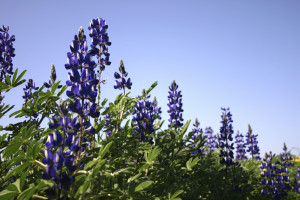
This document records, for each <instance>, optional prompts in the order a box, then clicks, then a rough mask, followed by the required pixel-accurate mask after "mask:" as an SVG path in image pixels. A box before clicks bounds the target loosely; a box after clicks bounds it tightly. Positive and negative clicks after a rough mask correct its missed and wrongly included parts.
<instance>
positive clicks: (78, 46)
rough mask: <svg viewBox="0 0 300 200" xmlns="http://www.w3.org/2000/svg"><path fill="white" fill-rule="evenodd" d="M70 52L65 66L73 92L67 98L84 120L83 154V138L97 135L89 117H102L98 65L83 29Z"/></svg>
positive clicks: (80, 135)
mask: <svg viewBox="0 0 300 200" xmlns="http://www.w3.org/2000/svg"><path fill="white" fill-rule="evenodd" d="M70 50H71V51H70V52H69V53H68V54H67V57H68V59H67V60H68V64H66V65H65V67H66V69H68V70H70V72H69V80H68V81H67V85H68V86H71V90H68V91H67V96H68V97H70V98H72V99H73V103H70V105H69V109H70V111H72V112H74V113H78V115H79V118H80V119H81V120H82V121H81V123H80V126H81V127H82V128H81V130H83V132H82V133H80V134H79V146H80V148H79V152H81V146H82V145H81V137H83V136H84V135H85V134H86V133H89V134H94V133H95V129H94V128H93V127H92V126H91V123H90V122H89V117H92V118H97V117H99V115H100V113H99V111H98V110H97V106H96V103H95V100H96V97H97V94H98V92H97V88H96V85H97V84H98V79H97V78H96V74H95V71H94V69H95V67H96V66H97V65H96V63H95V62H94V61H93V60H92V54H91V53H90V52H89V51H88V47H87V42H86V36H85V35H84V30H83V29H82V28H80V29H79V31H78V35H75V36H74V40H73V41H72V43H71V46H70ZM79 154H80V153H79Z"/></svg>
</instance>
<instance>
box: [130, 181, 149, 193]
mask: <svg viewBox="0 0 300 200" xmlns="http://www.w3.org/2000/svg"><path fill="white" fill-rule="evenodd" d="M152 184H153V181H144V182H142V183H140V184H139V185H138V186H136V188H135V189H134V191H135V192H139V191H142V190H144V189H146V188H147V187H149V186H150V185H152Z"/></svg>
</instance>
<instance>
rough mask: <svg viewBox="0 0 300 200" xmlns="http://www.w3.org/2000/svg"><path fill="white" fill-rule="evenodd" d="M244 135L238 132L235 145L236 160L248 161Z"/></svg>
mask: <svg viewBox="0 0 300 200" xmlns="http://www.w3.org/2000/svg"><path fill="white" fill-rule="evenodd" d="M243 137H244V136H243V134H242V133H239V132H237V134H236V136H235V144H236V160H237V161H241V160H246V159H247V156H246V151H245V147H246V146H245V144H244V139H243Z"/></svg>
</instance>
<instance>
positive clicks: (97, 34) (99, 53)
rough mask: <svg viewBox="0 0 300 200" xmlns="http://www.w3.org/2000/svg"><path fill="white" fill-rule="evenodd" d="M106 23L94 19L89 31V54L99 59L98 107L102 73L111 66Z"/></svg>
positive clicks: (109, 43)
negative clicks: (90, 39)
mask: <svg viewBox="0 0 300 200" xmlns="http://www.w3.org/2000/svg"><path fill="white" fill-rule="evenodd" d="M107 28H108V26H107V25H106V21H105V20H104V19H102V18H97V19H92V20H91V22H90V26H89V27H88V29H89V30H90V37H91V38H92V44H91V50H90V51H89V54H90V55H92V56H96V57H97V65H98V67H99V70H98V79H99V81H98V91H99V94H98V98H97V105H98V106H99V103H100V88H101V82H102V81H101V72H102V71H104V69H105V65H110V64H111V62H110V61H109V53H108V46H110V45H111V42H110V41H109V37H108V34H107V32H106V31H107Z"/></svg>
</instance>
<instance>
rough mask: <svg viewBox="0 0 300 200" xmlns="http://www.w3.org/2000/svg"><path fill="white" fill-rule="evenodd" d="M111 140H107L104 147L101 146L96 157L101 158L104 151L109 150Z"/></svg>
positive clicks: (104, 153)
mask: <svg viewBox="0 0 300 200" xmlns="http://www.w3.org/2000/svg"><path fill="white" fill-rule="evenodd" d="M111 145H112V142H109V143H108V144H107V145H106V146H105V147H103V146H102V147H101V149H100V150H99V155H98V158H103V157H104V156H105V155H106V153H107V152H108V151H109V148H110V147H111Z"/></svg>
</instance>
